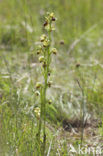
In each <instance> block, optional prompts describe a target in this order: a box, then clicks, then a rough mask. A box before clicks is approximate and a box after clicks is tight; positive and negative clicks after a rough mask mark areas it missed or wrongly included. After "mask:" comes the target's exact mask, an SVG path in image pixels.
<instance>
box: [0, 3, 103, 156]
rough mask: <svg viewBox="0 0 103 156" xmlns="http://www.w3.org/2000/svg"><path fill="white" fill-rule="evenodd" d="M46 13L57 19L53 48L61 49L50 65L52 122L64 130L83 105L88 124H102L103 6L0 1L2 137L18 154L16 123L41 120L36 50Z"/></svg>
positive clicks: (96, 4) (0, 106)
mask: <svg viewBox="0 0 103 156" xmlns="http://www.w3.org/2000/svg"><path fill="white" fill-rule="evenodd" d="M46 12H54V14H55V16H56V17H57V21H56V30H55V31H54V32H53V34H52V40H53V43H52V44H53V45H54V47H56V48H57V49H58V54H57V57H56V58H55V57H53V59H52V64H51V67H52V69H53V71H52V76H51V79H52V81H53V86H52V89H50V90H48V98H51V99H52V101H53V104H52V105H50V106H48V107H47V117H48V119H47V120H48V122H52V123H53V124H54V123H56V125H63V124H64V126H65V123H68V121H69V120H74V119H78V120H79V119H80V117H81V111H82V104H84V110H85V118H89V119H90V118H91V117H94V118H98V119H102V118H103V113H102V109H103V1H102V0H99V1H97V0H74V1H73V0H55V1H52V0H51V1H46V0H0V67H1V68H0V112H1V114H0V127H1V128H0V132H1V134H0V135H1V136H0V137H1V140H4V144H7V143H8V144H9V145H10V147H13V148H16V147H17V145H18V144H20V140H19V141H18V139H17V138H15V137H14V136H12V135H13V133H14V134H15V133H17V132H16V128H17V127H16V128H13V127H12V126H11V125H13V124H14V123H15V120H16V117H18V120H17V123H18V125H19V127H20V126H21V127H22V126H23V123H24V127H25V124H27V123H28V127H30V126H31V125H32V123H31V120H32V121H33V122H34V121H35V120H36V119H35V118H34V116H33V115H34V114H33V109H34V107H35V106H37V105H38V100H37V99H36V98H35V95H34V91H35V83H36V82H37V81H39V80H40V79H41V73H40V67H39V63H38V58H37V56H36V47H37V45H38V42H39V39H40V36H41V35H42V34H43V33H45V30H44V28H43V23H44V16H45V14H46ZM15 115H16V117H15ZM11 118H12V119H11ZM21 118H22V119H21ZM33 118H34V119H33ZM21 120H22V121H21ZM64 121H65V122H64ZM14 125H15V124H14ZM14 127H15V126H14ZM27 131H29V130H28V129H27ZM28 133H29V132H28ZM30 134H31V133H30ZM21 135H22V132H21V131H20V132H18V135H17V136H18V138H19V137H20V136H21ZM15 139H16V140H17V141H16V143H14V142H15ZM22 139H24V138H22ZM25 139H27V140H28V138H27V137H25ZM29 141H30V140H29ZM0 142H1V141H0ZM13 144H14V145H13ZM1 147H4V146H3V145H2V143H1ZM22 148H24V147H23V146H22V145H20V150H21V149H22ZM28 148H29V146H28ZM28 148H27V149H25V150H28ZM0 150H1V149H0ZM12 150H13V149H12ZM12 150H11V151H12ZM28 155H29V154H28Z"/></svg>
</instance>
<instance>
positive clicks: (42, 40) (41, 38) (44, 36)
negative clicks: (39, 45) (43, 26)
mask: <svg viewBox="0 0 103 156" xmlns="http://www.w3.org/2000/svg"><path fill="white" fill-rule="evenodd" d="M45 39H46V35H45V34H43V35H42V36H41V37H40V41H41V42H44V41H45Z"/></svg>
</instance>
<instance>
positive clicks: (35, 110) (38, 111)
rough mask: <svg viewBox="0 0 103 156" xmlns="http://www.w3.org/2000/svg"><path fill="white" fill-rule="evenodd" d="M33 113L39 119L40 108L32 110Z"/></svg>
mask: <svg viewBox="0 0 103 156" xmlns="http://www.w3.org/2000/svg"><path fill="white" fill-rule="evenodd" d="M34 112H35V116H36V117H37V119H40V108H39V107H36V108H35V109H34Z"/></svg>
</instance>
